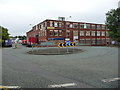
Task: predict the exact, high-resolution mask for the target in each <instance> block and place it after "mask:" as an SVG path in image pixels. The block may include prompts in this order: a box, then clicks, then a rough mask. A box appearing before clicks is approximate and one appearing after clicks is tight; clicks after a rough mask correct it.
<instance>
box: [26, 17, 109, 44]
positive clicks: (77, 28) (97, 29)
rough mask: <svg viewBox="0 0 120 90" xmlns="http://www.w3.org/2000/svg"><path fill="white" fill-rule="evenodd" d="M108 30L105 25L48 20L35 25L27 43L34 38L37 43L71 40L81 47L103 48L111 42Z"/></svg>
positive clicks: (28, 34) (28, 35) (29, 33)
mask: <svg viewBox="0 0 120 90" xmlns="http://www.w3.org/2000/svg"><path fill="white" fill-rule="evenodd" d="M108 30H109V29H107V28H106V26H105V25H104V24H94V23H86V22H71V21H65V20H61V19H59V20H48V19H47V20H45V21H43V22H41V23H39V24H37V25H35V26H34V27H33V28H32V30H30V31H29V32H27V33H26V34H27V41H28V39H29V38H30V37H34V38H35V39H36V43H41V42H46V41H55V42H62V41H65V40H70V41H71V42H77V43H79V44H80V45H90V46H94V45H95V46H97V45H100V46H102V45H106V44H107V42H108V43H109V42H110V39H109V36H108ZM28 42H29V41H28Z"/></svg>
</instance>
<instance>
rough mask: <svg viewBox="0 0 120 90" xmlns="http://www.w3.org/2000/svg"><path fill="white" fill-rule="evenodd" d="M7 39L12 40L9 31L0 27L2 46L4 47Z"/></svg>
mask: <svg viewBox="0 0 120 90" xmlns="http://www.w3.org/2000/svg"><path fill="white" fill-rule="evenodd" d="M7 39H10V37H9V33H8V29H7V28H4V27H1V26H0V44H1V43H2V45H3V46H4V44H5V40H7Z"/></svg>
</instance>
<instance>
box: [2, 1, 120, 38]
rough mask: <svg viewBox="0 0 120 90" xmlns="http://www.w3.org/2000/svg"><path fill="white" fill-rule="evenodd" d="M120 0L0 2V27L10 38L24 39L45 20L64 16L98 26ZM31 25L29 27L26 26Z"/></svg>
mask: <svg viewBox="0 0 120 90" xmlns="http://www.w3.org/2000/svg"><path fill="white" fill-rule="evenodd" d="M118 1H120V0H0V26H3V27H6V28H8V29H9V33H10V34H11V36H16V35H25V34H26V32H27V31H29V30H30V29H31V28H32V26H34V25H36V24H38V23H40V22H41V21H43V20H45V19H58V17H59V16H64V17H66V18H67V20H69V16H72V18H71V20H72V21H80V22H90V23H101V24H104V22H105V13H106V12H107V11H109V10H111V9H116V8H117V7H118ZM30 24H31V25H30Z"/></svg>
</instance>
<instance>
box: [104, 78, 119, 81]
mask: <svg viewBox="0 0 120 90" xmlns="http://www.w3.org/2000/svg"><path fill="white" fill-rule="evenodd" d="M118 80H120V78H110V79H103V80H102V81H103V82H113V81H118Z"/></svg>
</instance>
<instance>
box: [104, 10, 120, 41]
mask: <svg viewBox="0 0 120 90" xmlns="http://www.w3.org/2000/svg"><path fill="white" fill-rule="evenodd" d="M106 26H107V28H108V29H110V31H109V36H110V38H111V39H113V40H115V41H117V42H118V43H120V8H117V9H112V10H110V11H108V12H107V14H106Z"/></svg>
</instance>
